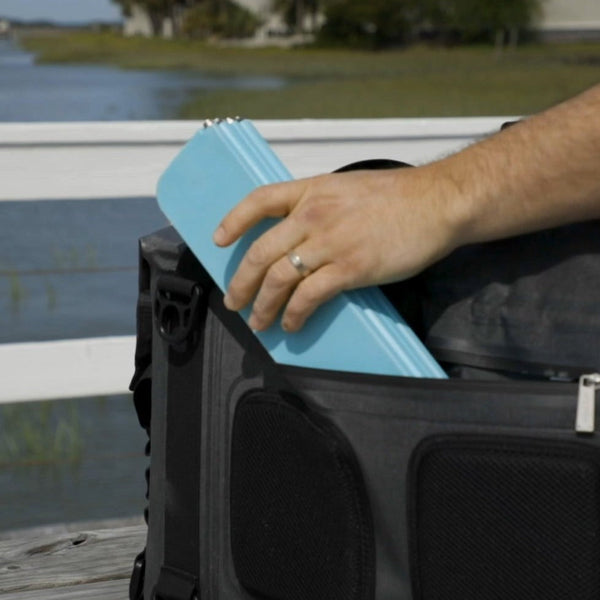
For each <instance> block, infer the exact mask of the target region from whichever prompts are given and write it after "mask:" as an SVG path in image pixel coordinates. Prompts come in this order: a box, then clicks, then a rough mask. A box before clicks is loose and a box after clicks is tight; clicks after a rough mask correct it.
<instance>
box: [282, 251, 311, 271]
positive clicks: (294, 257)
mask: <svg viewBox="0 0 600 600" xmlns="http://www.w3.org/2000/svg"><path fill="white" fill-rule="evenodd" d="M287 257H288V259H289V261H290V262H291V263H292V267H294V269H296V271H298V273H300V277H306V276H307V275H308V274H309V272H310V269H309V268H308V267H307V266H306V265H305V264H304V263H303V262H302V259H301V258H300V256H298V254H296V253H295V252H294V251H292V252H288V255H287Z"/></svg>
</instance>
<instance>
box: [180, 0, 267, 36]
mask: <svg viewBox="0 0 600 600" xmlns="http://www.w3.org/2000/svg"><path fill="white" fill-rule="evenodd" d="M259 25H261V21H260V19H259V18H258V17H256V16H255V15H254V14H252V13H251V12H250V11H248V10H246V9H245V8H243V7H241V6H239V5H238V4H236V3H235V2H233V1H232V0H203V1H202V2H200V3H199V4H197V5H196V6H194V7H192V8H190V9H189V10H188V11H187V12H186V14H185V17H184V19H183V26H182V32H183V34H184V35H186V36H187V37H190V38H197V39H205V38H209V37H220V38H246V37H251V36H252V35H254V32H255V31H256V29H257V28H258V27H259Z"/></svg>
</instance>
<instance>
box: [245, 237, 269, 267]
mask: <svg viewBox="0 0 600 600" xmlns="http://www.w3.org/2000/svg"><path fill="white" fill-rule="evenodd" d="M246 260H247V261H248V264H250V265H251V266H253V267H262V266H263V265H264V264H265V262H266V260H267V252H266V248H265V245H264V244H263V243H262V241H261V240H260V239H258V240H256V241H255V242H252V244H251V245H250V248H248V252H246Z"/></svg>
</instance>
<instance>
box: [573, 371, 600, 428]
mask: <svg viewBox="0 0 600 600" xmlns="http://www.w3.org/2000/svg"><path fill="white" fill-rule="evenodd" d="M598 390H600V373H590V374H588V375H582V376H581V377H580V378H579V391H578V392H577V415H576V417H575V431H576V432H577V433H594V429H595V425H594V418H595V416H596V392H597V391H598Z"/></svg>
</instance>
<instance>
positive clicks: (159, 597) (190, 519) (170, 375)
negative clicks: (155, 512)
mask: <svg viewBox="0 0 600 600" xmlns="http://www.w3.org/2000/svg"><path fill="white" fill-rule="evenodd" d="M159 284H160V285H157V291H156V298H155V300H156V302H155V303H157V304H161V303H162V308H161V309H160V310H156V311H155V318H156V320H157V322H156V324H155V325H156V328H157V329H156V330H157V331H158V333H159V335H160V337H161V338H162V340H163V343H164V344H165V345H166V347H167V355H168V367H167V390H166V393H167V399H168V401H167V412H166V423H165V432H166V458H165V486H166V490H167V494H166V497H165V513H164V524H165V525H164V527H165V529H164V531H165V538H164V543H165V548H164V565H163V567H162V569H161V572H160V577H159V579H158V583H157V586H156V588H155V592H154V594H155V595H154V597H155V598H156V600H194V599H195V598H197V597H199V592H198V570H199V565H200V542H199V537H200V477H199V474H200V460H201V424H202V402H201V399H202V398H201V394H202V356H201V353H202V337H203V335H202V332H203V326H202V325H203V321H204V314H205V313H206V302H205V299H204V295H203V293H202V289H201V288H200V285H199V284H198V283H197V282H195V281H192V280H186V279H184V278H183V277H179V276H177V275H171V276H169V277H167V278H165V277H161V278H160V279H159ZM169 315H171V316H172V317H173V318H175V315H186V319H185V323H184V322H183V321H182V320H181V319H180V318H179V316H177V317H176V321H177V323H176V324H177V327H174V326H173V325H174V324H173V323H169V322H168V321H169V319H170V318H171V317H170V316H169ZM183 328H185V329H186V330H187V332H186V334H185V335H183V332H182V329H183Z"/></svg>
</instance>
